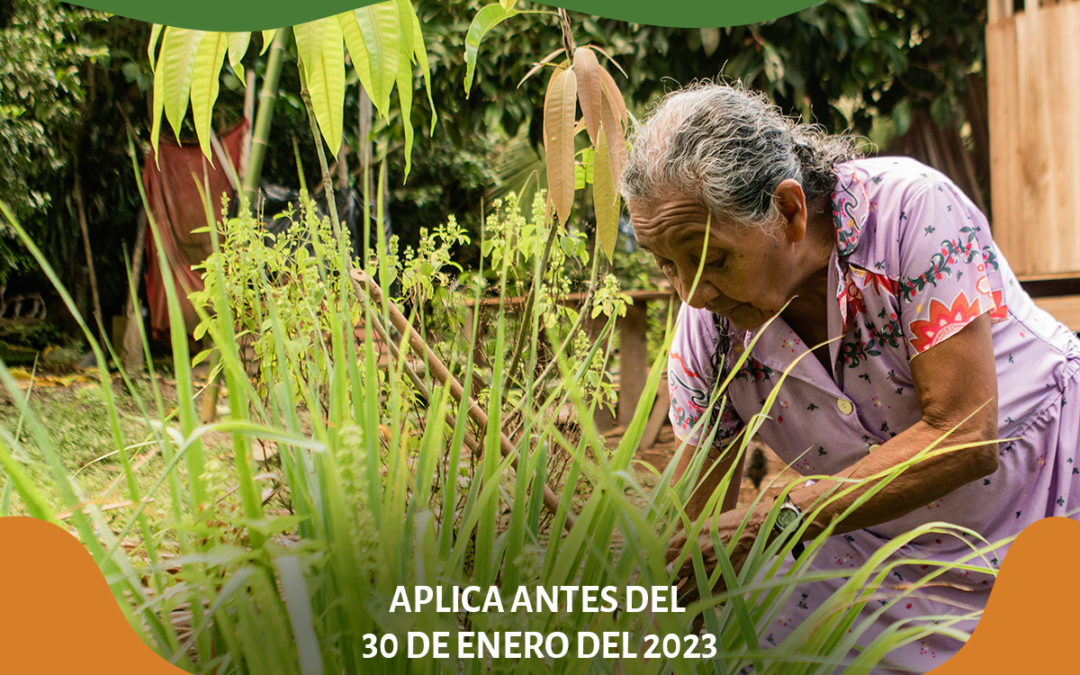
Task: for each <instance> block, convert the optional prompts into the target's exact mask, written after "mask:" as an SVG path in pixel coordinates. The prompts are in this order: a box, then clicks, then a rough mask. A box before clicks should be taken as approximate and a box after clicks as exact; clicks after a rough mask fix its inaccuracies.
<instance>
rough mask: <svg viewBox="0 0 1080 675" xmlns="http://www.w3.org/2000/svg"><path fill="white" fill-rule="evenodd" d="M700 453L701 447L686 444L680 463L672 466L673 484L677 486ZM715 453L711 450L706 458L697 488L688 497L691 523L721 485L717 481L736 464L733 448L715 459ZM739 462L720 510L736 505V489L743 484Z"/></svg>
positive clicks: (741, 465) (687, 505)
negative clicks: (673, 473)
mask: <svg viewBox="0 0 1080 675" xmlns="http://www.w3.org/2000/svg"><path fill="white" fill-rule="evenodd" d="M700 451H701V448H699V447H695V446H691V445H687V446H686V447H685V448H684V449H683V454H682V457H680V458H679V463H678V464H676V465H675V475H674V477H673V478H672V479H671V482H672V484H675V483H677V482H678V481H679V479H681V478H682V476H683V474H685V473H686V470H687V469H688V468H689V467H690V462H692V461H693V459H694V456H695V455H696V454H697V453H698V452H700ZM716 452H717V450H716V449H715V448H714V449H713V450H712V452H710V453H709V456H708V457H706V459H705V466H704V467H703V468H702V476H701V478H700V480H699V481H698V484H697V487H695V488H694V492H693V493H692V494H691V495H690V499H689V500H688V501H687V502H686V515H687V516H689V517H690V519H691V520H696V519H697V517H698V516H699V515H701V512H702V511H704V510H705V504H706V503H707V502H708V501H709V497H711V496H712V494H713V493H714V492H715V491H716V489H717V488H718V487H719V486H720V481H721V480H722V479H723V477H724V476H725V475H727V472H728V471H730V470H731V465H732V464H733V463H734V462H735V455H736V453H735V448H729V450H728V452H726V453H724V455H723V456H721V457H720V458H719V459H716V457H715V453H716ZM739 459H740V461H739V463H738V465H737V466H736V467H735V473H734V474H733V475H732V476H731V482H730V483H728V488H727V492H726V493H725V494H724V497H723V500H722V502H721V503H722V506H721V510H722V511H730V510H731V509H734V508H735V505H736V504H738V503H739V488H740V486H741V485H742V470H743V461H742V457H740V458H739Z"/></svg>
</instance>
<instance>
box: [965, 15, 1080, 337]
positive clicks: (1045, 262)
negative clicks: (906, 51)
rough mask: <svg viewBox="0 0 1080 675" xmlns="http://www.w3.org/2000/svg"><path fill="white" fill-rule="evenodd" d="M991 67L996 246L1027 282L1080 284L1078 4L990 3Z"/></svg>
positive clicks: (988, 44) (988, 49)
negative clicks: (1078, 279) (1071, 281)
mask: <svg viewBox="0 0 1080 675" xmlns="http://www.w3.org/2000/svg"><path fill="white" fill-rule="evenodd" d="M986 60H987V85H988V86H987V88H988V97H989V111H990V175H991V193H992V197H991V199H992V208H993V215H994V222H993V225H994V237H995V239H996V240H997V242H998V244H999V246H1000V247H1001V249H1002V251H1003V252H1004V254H1005V256H1006V258H1008V260H1009V264H1010V265H1011V266H1012V268H1013V270H1014V271H1015V272H1016V274H1017V275H1018V276H1019V277H1020V278H1021V279H1022V280H1025V281H1041V280H1049V281H1053V280H1055V279H1059V280H1060V279H1068V278H1075V277H1080V128H1078V127H1080V124H1078V122H1080V0H1062V1H1061V2H1052V1H1051V0H1043V2H1039V0H1015V2H1014V0H989V5H988V21H987V27H986ZM1072 292H1073V293H1076V292H1077V291H1076V290H1073V291H1072ZM1076 302H1080V298H1077V299H1076ZM1074 304H1075V303H1074ZM1057 311H1058V313H1060V312H1061V308H1057ZM1059 318H1061V319H1063V320H1065V321H1066V323H1070V324H1071V323H1073V322H1072V321H1071V320H1069V319H1066V317H1064V316H1061V317H1059ZM1077 320H1078V321H1080V312H1077ZM1075 328H1076V327H1075V326H1074V329H1075Z"/></svg>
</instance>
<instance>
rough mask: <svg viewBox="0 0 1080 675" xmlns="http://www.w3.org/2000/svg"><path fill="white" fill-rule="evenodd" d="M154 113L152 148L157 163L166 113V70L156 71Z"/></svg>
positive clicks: (151, 133) (158, 69) (151, 131)
mask: <svg viewBox="0 0 1080 675" xmlns="http://www.w3.org/2000/svg"><path fill="white" fill-rule="evenodd" d="M153 105H154V112H153V115H152V119H151V123H150V146H151V147H153V148H154V162H155V164H156V163H157V148H158V141H159V140H161V116H162V113H164V112H165V69H164V68H157V69H156V70H154V102H153Z"/></svg>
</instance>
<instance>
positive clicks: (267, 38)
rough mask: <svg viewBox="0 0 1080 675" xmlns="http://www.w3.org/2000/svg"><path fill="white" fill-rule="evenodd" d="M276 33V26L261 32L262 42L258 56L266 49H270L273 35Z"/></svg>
mask: <svg viewBox="0 0 1080 675" xmlns="http://www.w3.org/2000/svg"><path fill="white" fill-rule="evenodd" d="M276 34H277V29H276V28H271V29H270V30H264V31H263V32H262V42H263V43H262V49H260V50H259V56H262V55H263V54H265V53H266V50H267V49H270V45H271V44H272V43H273V42H274V35H276Z"/></svg>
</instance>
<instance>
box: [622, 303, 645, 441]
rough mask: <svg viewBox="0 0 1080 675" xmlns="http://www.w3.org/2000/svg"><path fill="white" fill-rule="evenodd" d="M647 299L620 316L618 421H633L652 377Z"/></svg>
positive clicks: (624, 423)
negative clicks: (646, 383) (646, 340)
mask: <svg viewBox="0 0 1080 675" xmlns="http://www.w3.org/2000/svg"><path fill="white" fill-rule="evenodd" d="M646 307H647V303H645V302H640V303H634V304H633V305H630V306H629V307H627V308H626V316H624V317H622V318H621V319H619V413H618V424H619V425H620V426H622V427H624V428H625V427H627V426H629V425H630V420H631V419H632V418H633V416H634V410H635V409H636V408H637V404H638V399H640V398H641V392H642V391H644V390H645V381H646V380H647V379H648V377H649V354H648V350H647V349H646V347H645V335H646V333H647V332H648V328H649V314H648V312H647V311H646Z"/></svg>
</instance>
